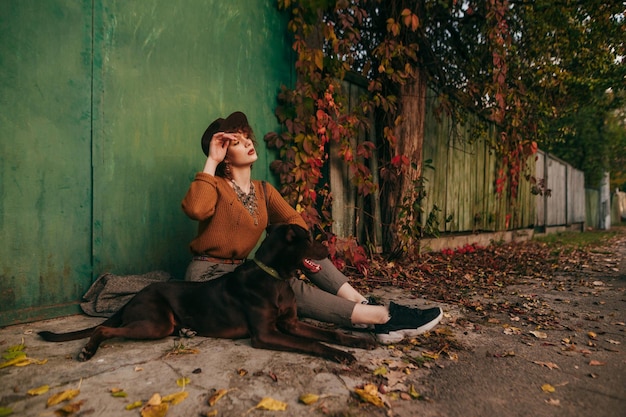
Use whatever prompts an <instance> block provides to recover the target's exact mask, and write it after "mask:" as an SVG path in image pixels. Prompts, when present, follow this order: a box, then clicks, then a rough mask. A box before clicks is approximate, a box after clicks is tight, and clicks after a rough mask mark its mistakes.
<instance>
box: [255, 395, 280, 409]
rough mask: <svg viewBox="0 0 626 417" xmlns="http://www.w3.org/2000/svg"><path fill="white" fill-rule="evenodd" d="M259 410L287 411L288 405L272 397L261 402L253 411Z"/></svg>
mask: <svg viewBox="0 0 626 417" xmlns="http://www.w3.org/2000/svg"><path fill="white" fill-rule="evenodd" d="M255 408H258V409H260V410H269V411H285V410H286V409H287V403H284V402H282V401H278V400H275V399H273V398H270V397H265V398H263V399H261V401H259V403H258V404H257V405H256V406H254V408H253V409H255Z"/></svg>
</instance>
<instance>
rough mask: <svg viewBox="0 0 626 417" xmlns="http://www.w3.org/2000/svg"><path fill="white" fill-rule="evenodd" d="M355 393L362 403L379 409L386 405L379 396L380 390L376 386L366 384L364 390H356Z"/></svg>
mask: <svg viewBox="0 0 626 417" xmlns="http://www.w3.org/2000/svg"><path fill="white" fill-rule="evenodd" d="M354 392H355V393H356V394H357V395H358V396H359V398H360V399H361V400H362V401H365V402H368V403H370V404H374V405H375V406H377V407H384V406H385V403H383V400H382V399H381V398H380V396H379V395H378V388H377V387H376V385H374V384H366V385H365V386H364V387H363V388H356V389H355V390H354Z"/></svg>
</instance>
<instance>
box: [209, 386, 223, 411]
mask: <svg viewBox="0 0 626 417" xmlns="http://www.w3.org/2000/svg"><path fill="white" fill-rule="evenodd" d="M227 392H228V390H227V389H218V390H217V391H215V392H214V393H213V395H211V396H210V397H209V401H208V402H209V405H210V406H211V407H213V406H214V405H215V403H216V402H217V401H218V400H219V399H220V398H222V397H223V396H224V395H226V393H227Z"/></svg>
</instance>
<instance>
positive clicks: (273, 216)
mask: <svg viewBox="0 0 626 417" xmlns="http://www.w3.org/2000/svg"><path fill="white" fill-rule="evenodd" d="M267 194H268V198H267V201H268V208H267V211H268V217H269V221H270V224H277V223H289V224H297V225H299V226H302V227H304V228H305V229H307V230H308V229H309V227H308V226H307V224H306V222H305V221H304V219H303V218H302V216H301V215H300V213H298V212H297V211H296V210H295V209H294V208H293V207H291V206H290V205H289V203H287V201H286V200H285V199H284V198H283V196H282V195H280V193H279V192H278V190H276V188H274V187H273V186H272V185H271V184H267Z"/></svg>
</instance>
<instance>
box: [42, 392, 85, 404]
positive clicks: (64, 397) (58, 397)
mask: <svg viewBox="0 0 626 417" xmlns="http://www.w3.org/2000/svg"><path fill="white" fill-rule="evenodd" d="M78 394H80V390H78V389H68V390H65V391H63V392H59V393H56V394H54V395H53V396H51V397H50V398H48V402H47V403H46V406H47V407H50V406H52V405H57V404H59V403H62V402H63V401H69V400H71V399H72V398H74V397H76V396H77V395H78Z"/></svg>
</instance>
